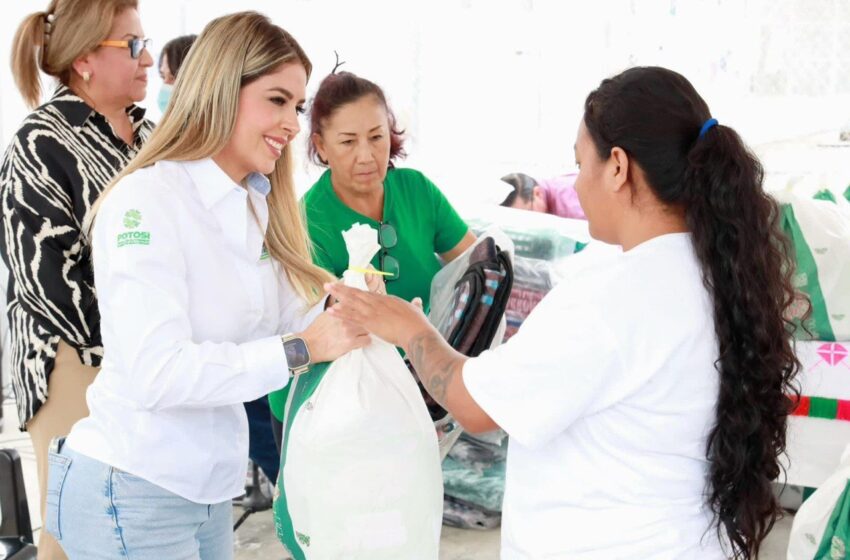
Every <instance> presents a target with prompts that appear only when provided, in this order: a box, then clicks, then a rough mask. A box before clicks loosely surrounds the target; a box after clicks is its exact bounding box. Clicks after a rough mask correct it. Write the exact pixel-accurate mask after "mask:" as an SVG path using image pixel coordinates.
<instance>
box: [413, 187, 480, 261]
mask: <svg viewBox="0 0 850 560" xmlns="http://www.w3.org/2000/svg"><path fill="white" fill-rule="evenodd" d="M423 179H424V180H425V183H426V185H427V187H428V192H429V193H430V195H431V203H432V205H433V208H434V226H435V227H434V251H435V252H436V253H440V254H442V253H445V252H447V251H451V250H452V249H454V248H455V247H456V246H457V244H458V243H460V241H461V239H463V236H464V235H466V232H467V231H469V227H467V225H466V222H464V221H463V219H462V218H461V217H460V215H458V213H457V211H456V210H455V209H454V207H453V206H452V205H451V203H450V202H449V201H448V199H446V197H445V196H444V195H443V193H442V192H441V191H440V189H439V188H438V187H437V185H435V184H434V183H432V182H431V180H430V179H428V178H427V177H425V176H424V175H423Z"/></svg>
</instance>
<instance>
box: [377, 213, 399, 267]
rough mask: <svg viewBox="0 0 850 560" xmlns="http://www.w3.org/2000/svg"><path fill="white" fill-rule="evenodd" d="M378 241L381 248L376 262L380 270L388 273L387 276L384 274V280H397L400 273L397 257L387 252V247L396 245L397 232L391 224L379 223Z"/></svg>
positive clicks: (390, 247)
mask: <svg viewBox="0 0 850 560" xmlns="http://www.w3.org/2000/svg"><path fill="white" fill-rule="evenodd" d="M378 243H380V245H381V249H382V251H381V256H380V258H379V263H378V264H379V265H380V267H381V271H382V272H388V273H389V276H384V281H385V282H392V281H393V280H398V277H399V275H400V274H401V270H400V266H399V263H398V259H396V258H395V257H394V256H392V255H390V254H389V252H388V249H392V248H393V247H395V246H396V245H398V233H396V230H395V228H394V227H393V226H392V225H391V224H388V223H386V222H382V223H381V228H380V229H379V230H378Z"/></svg>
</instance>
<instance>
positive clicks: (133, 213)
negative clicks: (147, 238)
mask: <svg viewBox="0 0 850 560" xmlns="http://www.w3.org/2000/svg"><path fill="white" fill-rule="evenodd" d="M141 223H142V213H141V212H139V211H138V210H127V212H126V213H125V214H124V227H125V228H127V229H135V228H137V227H139V225H140V224H141Z"/></svg>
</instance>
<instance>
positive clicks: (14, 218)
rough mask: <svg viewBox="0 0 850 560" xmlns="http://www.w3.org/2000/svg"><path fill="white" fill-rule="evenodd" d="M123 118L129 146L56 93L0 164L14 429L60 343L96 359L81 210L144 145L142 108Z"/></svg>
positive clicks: (40, 392) (34, 401)
mask: <svg viewBox="0 0 850 560" xmlns="http://www.w3.org/2000/svg"><path fill="white" fill-rule="evenodd" d="M127 114H128V115H129V117H130V121H131V123H132V125H133V131H134V144H133V146H128V145H127V144H126V143H125V142H124V141H123V140H122V139H121V138H120V137H118V136H117V135H116V134H115V133H114V132H113V131H112V127H111V126H110V125H109V123H108V121H107V120H106V118H105V117H104V116H103V115H101V114H100V113H98V112H96V111H94V110H93V109H92V108H91V107H89V106H88V105H86V103H85V102H84V101H83V100H82V99H81V98H79V97H78V96H76V95H75V94H74V93H73V92H72V91H71V90H70V89H68V88H67V87H65V86H62V85H60V86H59V87H58V88H57V89H56V92H55V93H54V95H53V97H52V98H51V99H50V101H48V102H47V103H45V104H44V105H42V106H41V107H39V108H38V109H36V110H35V111H34V112H33V113H32V114H30V115H29V116H28V117H27V118H26V119H25V120H24V122H23V124H22V125H21V128H20V129H19V130H18V132H17V134H16V135H15V137H14V138H12V140H11V142H10V144H9V146H8V149H7V150H6V155H5V157H4V159H3V163H2V166H0V204H2V228H0V253H2V257H3V261H4V262H5V263H6V266H7V267H8V269H9V285H8V289H7V297H6V301H7V305H6V312H7V314H8V317H9V336H10V339H11V340H10V342H11V355H10V363H11V369H12V376H11V377H12V382H13V386H14V389H15V396H16V400H17V404H18V415H19V417H20V422H21V423H20V425H21V429H24V428H25V426H26V422H27V421H29V420H30V419H31V418H32V417H33V416H35V414H36V413H37V412H38V410H39V408H40V407H41V405H42V404H44V402H45V400H46V399H47V380H48V377H49V376H50V373H51V371H52V370H53V364H54V360H55V358H56V348H57V347H58V345H59V341H60V339H61V340H64V341H65V342H66V343H67V344H69V345H70V346H71V347H73V348H75V349H76V350H77V352H78V354H79V356H80V360H81V361H82V363H84V364H86V365H89V366H99V365H100V361H101V358H102V357H103V347H102V345H101V338H100V313H99V311H98V308H97V302H96V300H95V292H94V278H93V277H94V274H93V271H92V263H91V251H90V246H89V244H88V241H87V239H86V238H85V236H84V235H82V233H81V231H82V225H83V221H84V218H85V215H86V212H88V210H89V209H90V208H91V206H92V204H93V203H94V201H95V200H96V199H97V197H98V195H99V194H100V193H101V191H102V190H103V188H104V187H105V186H106V185H107V184H108V183H109V181H110V180H111V179H112V178H113V177H114V176H115V175H116V174H117V173H118V172H119V171H120V170H121V169H122V168H123V167H124V166H125V165H126V164H127V163H128V162H129V161H130V159H131V158H132V157H133V156H134V155H135V154H136V152H137V151H138V149H139V148H140V147H141V145H142V143H143V142H144V141H145V140H147V138H148V136H149V135H150V133H151V131H152V129H153V125H152V124H151V123H150V121H148V120H145V118H144V114H145V111H144V109H141V108H140V107H137V106H135V105H132V106H130V107H128V108H127Z"/></svg>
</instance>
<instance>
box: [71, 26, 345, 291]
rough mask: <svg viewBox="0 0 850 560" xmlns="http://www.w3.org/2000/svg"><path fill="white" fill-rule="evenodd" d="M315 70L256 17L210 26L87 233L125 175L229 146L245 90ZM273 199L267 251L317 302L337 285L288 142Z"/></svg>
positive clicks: (274, 178)
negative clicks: (298, 68)
mask: <svg viewBox="0 0 850 560" xmlns="http://www.w3.org/2000/svg"><path fill="white" fill-rule="evenodd" d="M287 63H297V64H301V65H302V66H304V69H305V70H306V71H307V76H308V77H309V75H310V72H311V70H312V65H311V64H310V60H309V59H308V58H307V55H306V54H305V53H304V50H303V49H302V48H301V47H300V46H299V45H298V43H297V42H296V41H295V39H294V38H293V37H292V36H291V35H290V34H289V33H287V32H286V31H284V30H283V29H281V28H280V27H278V26H276V25H274V24H273V23H272V22H271V21H270V20H269V18H267V17H266V16H264V15H262V14H259V13H257V12H239V13H235V14H230V15H227V16H223V17H220V18H217V19H215V20H213V21H211V22H210V23H209V24H208V25H207V26H206V27H205V28H204V30H203V32H201V34H200V35H199V36H198V38H197V40H196V41H195V44H194V45H193V46H192V48H191V50H190V51H189V54H188V55H187V57H186V60H185V61H184V62H183V65H182V66H181V67H180V73H179V74H178V77H177V81H176V82H175V84H174V90H173V93H172V97H171V101H170V102H169V104H168V108H167V109H166V111H165V114H164V115H163V116H162V120H161V121H160V122H159V124H158V125H157V127H156V129H155V130H154V132H153V134H151V137H150V138H149V139H148V141H147V142H146V143H145V145H144V146H143V147H142V149H141V150H140V151H139V153H138V154H137V155H136V157H135V158H133V160H132V161H130V163H129V164H128V165H127V167H125V168H124V170H123V171H122V172H121V173H119V174H118V175H117V176H116V178H115V179H114V180H113V181H112V182H111V183H110V184H109V185H108V186H107V187H106V189H104V191H103V194H101V195H100V198H98V200H97V202H96V203H95V205H94V206H93V208H92V211H91V214H90V216H89V220H88V227H87V229H88V230H89V231H90V229H91V225H92V223H93V221H94V219H95V216H96V214H97V210H98V208H99V207H100V204H101V203H102V201H103V200H104V199H105V198H106V197H107V196H109V193H110V191H111V190H112V189H113V188H114V187H115V185H116V184H117V183H118V182H119V181H120V180H121V179H122V178H124V177H126V176H127V175H129V174H131V173H133V172H135V171H137V170H139V169H142V168H144V167H148V166H150V165H153V164H155V163H157V162H158V161H163V160H170V161H195V160H200V159H205V158H208V157H212V156H213V155H215V154H217V153H218V152H220V151H221V150H222V148H224V147H225V145H226V144H227V142H228V141H229V139H230V137H231V135H232V133H233V129H234V127H235V124H236V113H237V109H238V106H239V91H240V89H241V88H242V87H244V86H245V85H247V84H250V83H251V82H253V81H254V80H256V79H258V78H260V77H262V76H264V75H266V74H269V73H271V72H274V71H275V70H277V69H278V68H280V66H281V65H282V64H287ZM268 178H269V181H270V182H271V193H269V196H268V198H267V200H268V205H269V225H268V229H267V230H266V236H265V241H266V248H267V249H268V251H269V254H270V255H271V257H272V258H274V259H275V260H276V261H277V262H278V263H280V264H281V265H282V268H283V269H284V271H285V273H286V275H287V277H288V278H289V281H290V282H291V283H292V286H293V287H294V288H295V290H296V292H297V293H298V294H299V295H301V296H302V297H303V298H304V299H305V300H307V301H308V302H309V303H315V302H317V301H318V300H319V299H320V297H321V296H322V294H323V293H324V289H323V288H322V285H323V284H324V283H325V282H327V281H329V280H332V277H331V275H330V274H329V273H328V272H326V271H325V270H323V269H321V268H319V267H317V266H315V265H314V264H313V261H312V258H311V245H310V240H309V237H308V235H307V229H306V226H305V219H304V215H303V213H302V208H301V205H300V204H299V203H298V200H297V198H296V196H295V187H294V184H293V180H292V150H291V147H290V145H289V144H287V145H286V147H284V149H283V154H282V155H281V157H280V159H278V161H277V163H276V164H275V168H274V171H273V172H272V174H271V175H269V177H268Z"/></svg>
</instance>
